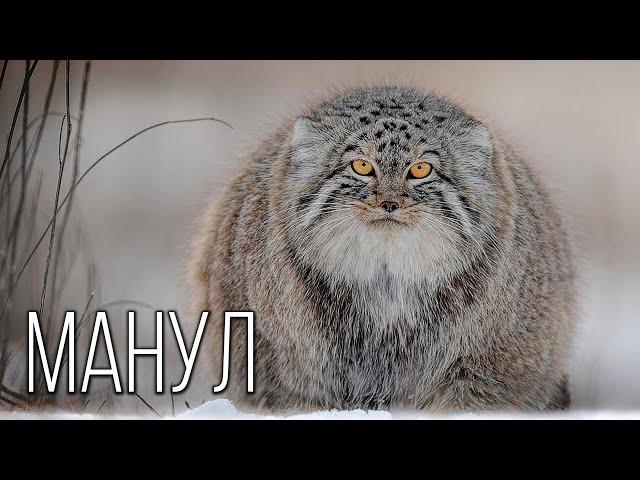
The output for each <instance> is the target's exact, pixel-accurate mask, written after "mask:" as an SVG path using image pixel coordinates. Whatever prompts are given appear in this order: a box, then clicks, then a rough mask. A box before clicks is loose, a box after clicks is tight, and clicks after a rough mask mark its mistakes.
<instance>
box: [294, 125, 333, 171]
mask: <svg viewBox="0 0 640 480" xmlns="http://www.w3.org/2000/svg"><path fill="white" fill-rule="evenodd" d="M326 149H327V141H326V139H325V138H324V136H323V134H322V130H321V127H320V125H318V124H316V123H314V122H313V121H312V120H311V119H309V118H307V117H300V118H298V119H297V120H296V122H295V124H294V125H293V134H292V136H291V160H292V161H293V163H294V165H297V166H300V165H309V164H313V163H317V161H318V159H319V158H320V157H321V156H322V155H323V154H325V153H326Z"/></svg>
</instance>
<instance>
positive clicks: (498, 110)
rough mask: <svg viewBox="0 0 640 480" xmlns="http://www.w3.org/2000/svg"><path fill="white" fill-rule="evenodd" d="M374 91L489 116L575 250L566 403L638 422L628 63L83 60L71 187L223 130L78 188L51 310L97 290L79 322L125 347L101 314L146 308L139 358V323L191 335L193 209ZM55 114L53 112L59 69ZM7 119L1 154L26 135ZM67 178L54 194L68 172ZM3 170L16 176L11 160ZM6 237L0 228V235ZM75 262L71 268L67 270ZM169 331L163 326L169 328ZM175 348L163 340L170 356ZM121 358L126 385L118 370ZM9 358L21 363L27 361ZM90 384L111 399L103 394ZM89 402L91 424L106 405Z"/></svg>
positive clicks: (22, 289) (639, 364) (27, 284)
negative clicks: (334, 96)
mask: <svg viewBox="0 0 640 480" xmlns="http://www.w3.org/2000/svg"><path fill="white" fill-rule="evenodd" d="M52 68H53V62H51V61H41V62H39V64H38V65H37V68H36V69H35V70H34V72H33V75H32V78H31V81H30V87H29V98H28V101H29V112H30V113H29V115H31V118H35V117H36V116H37V115H40V114H41V113H42V105H43V102H44V100H45V96H46V92H47V87H48V85H49V82H50V79H51V73H52ZM84 68H85V63H84V61H73V62H71V63H70V110H71V114H72V115H73V116H76V117H77V116H78V115H79V109H80V107H79V106H80V96H81V91H82V79H83V72H84ZM24 75H25V62H24V61H17V60H16V61H9V62H8V65H7V68H6V72H5V77H4V79H3V83H2V87H1V90H0V132H2V135H4V136H5V138H6V136H7V135H8V134H9V131H10V128H11V122H12V119H13V114H14V110H15V108H16V104H17V100H18V97H19V94H20V89H21V87H22V83H23V79H24ZM377 82H390V83H400V84H410V85H414V86H418V87H422V88H433V89H436V90H438V91H440V92H442V93H445V94H447V95H450V96H452V97H453V98H455V99H458V100H460V101H461V102H462V103H463V104H464V105H466V106H467V107H468V108H470V109H471V110H472V111H473V112H476V113H479V114H481V115H482V116H483V118H488V119H490V122H491V123H492V124H493V127H494V128H496V129H497V130H498V131H499V132H502V134H503V135H504V137H505V138H506V139H508V140H509V141H511V143H512V144H513V145H514V146H515V147H516V148H517V149H518V150H519V151H520V152H521V153H522V154H523V155H524V156H526V157H527V158H528V159H529V160H530V162H531V164H532V165H533V166H534V167H535V168H536V169H537V171H538V172H539V173H540V174H541V175H542V176H543V177H544V179H545V180H546V183H547V184H548V185H549V186H550V187H551V189H552V190H553V191H554V192H555V197H556V199H557V202H558V203H559V204H560V206H561V208H562V209H563V210H564V212H565V217H566V218H567V222H568V223H569V225H570V229H571V231H572V233H573V234H574V236H575V238H576V244H577V252H578V255H579V263H580V265H581V272H580V274H581V299H580V312H581V313H580V333H579V337H578V342H577V345H576V349H575V353H574V354H573V364H572V369H573V376H572V379H571V388H572V392H573V398H574V406H575V407H576V408H579V409H632V408H635V409H640V382H639V381H637V380H638V379H639V378H640V348H639V347H638V345H639V344H640V315H639V313H638V312H640V300H639V298H638V297H639V295H638V293H640V289H639V287H640V222H639V220H640V218H639V216H638V212H639V209H638V203H640V188H638V184H637V181H636V175H639V174H640V158H639V156H640V88H639V85H640V62H617V61H616V62H608V61H606V62H605V61H94V62H92V64H91V70H90V75H89V77H88V84H87V88H86V106H85V111H84V118H83V123H82V133H81V143H80V148H79V150H78V152H79V156H78V164H79V169H80V171H81V172H82V171H84V170H85V169H86V168H87V167H88V166H89V165H90V164H91V163H92V162H94V161H95V160H96V159H98V158H99V157H100V156H101V155H103V154H104V153H106V152H107V151H109V150H110V149H111V148H113V147H114V146H116V145H118V144H119V143H120V142H122V141H123V140H124V139H126V138H127V137H129V136H130V135H133V134H134V133H136V132H137V131H139V130H141V129H143V128H145V127H147V126H149V125H152V124H155V123H158V122H163V121H166V120H176V119H186V118H195V117H217V118H219V119H222V120H224V121H226V122H228V123H229V124H231V125H232V126H233V129H231V128H228V127H226V126H224V125H222V124H217V123H213V122H202V123H188V124H174V125H168V126H164V127H160V128H157V129H154V130H151V131H149V132H147V133H145V134H143V135H141V136H140V137H138V138H136V139H134V140H133V141H131V142H130V143H128V144H126V145H125V146H123V147H122V148H121V149H119V150H117V151H116V152H114V153H113V154H112V155H110V156H109V157H108V158H106V159H105V160H104V161H103V162H102V163H100V164H99V165H98V166H97V167H96V168H95V170H94V171H92V172H91V173H90V174H89V175H88V176H87V178H86V180H84V181H83V183H82V184H81V185H80V186H79V187H78V189H77V190H76V194H75V195H76V197H75V199H74V202H73V210H72V213H71V219H72V220H71V222H70V224H69V225H70V226H69V227H68V228H67V231H66V233H65V235H66V236H65V237H64V238H65V240H64V245H63V246H64V249H65V252H67V253H66V256H67V257H66V259H67V261H66V264H67V265H68V268H67V270H68V273H67V275H66V281H65V284H64V291H63V292H62V293H61V295H62V299H61V300H60V302H59V303H60V305H59V308H60V311H62V310H63V309H65V308H72V309H74V310H76V311H80V312H82V311H83V310H84V307H85V304H86V303H87V301H88V299H89V298H90V297H89V296H90V295H91V292H93V293H94V294H95V295H94V298H92V308H97V307H98V306H100V305H105V304H108V305H110V309H109V311H110V320H111V324H112V325H114V326H117V325H119V328H116V327H114V330H116V331H115V332H112V335H113V336H114V340H115V341H116V342H118V344H119V345H120V346H122V347H124V346H126V345H125V344H126V331H125V327H126V311H127V310H128V309H130V308H131V304H127V305H125V304H121V305H120V304H112V302H123V301H131V302H143V303H144V304H145V305H147V306H148V307H149V308H142V307H140V305H138V306H135V305H134V308H135V309H136V310H137V311H138V317H139V319H140V323H144V324H145V325H146V326H147V328H143V327H141V328H143V330H145V331H146V334H145V333H143V331H142V330H141V332H140V333H141V335H142V340H141V342H144V341H148V342H150V343H152V342H153V337H152V336H151V335H148V333H149V332H151V331H152V330H153V328H154V320H153V319H154V316H153V311H154V310H155V309H158V310H169V309H177V310H178V312H179V313H180V314H182V315H184V323H185V324H187V325H191V326H187V327H185V329H186V330H187V332H188V333H185V335H186V336H187V338H189V341H191V339H192V335H193V333H192V332H193V331H194V330H193V329H194V328H195V325H194V324H193V322H187V319H186V310H185V306H186V301H185V300H186V292H187V289H186V287H185V285H184V282H183V280H182V278H181V275H182V272H183V261H184V259H185V256H186V254H187V252H188V249H187V245H188V239H189V236H190V230H191V228H192V226H193V224H194V221H195V220H196V219H197V217H198V215H199V214H200V213H201V212H202V209H203V208H204V206H205V205H206V203H207V199H208V198H210V196H211V195H213V194H215V193H216V192H218V191H219V190H220V188H221V187H222V185H224V183H225V182H226V181H227V179H228V178H229V177H230V176H231V175H233V173H234V172H235V169H236V168H237V165H238V162H239V161H240V160H241V158H242V156H243V155H244V154H246V153H247V152H248V151H249V150H250V149H252V148H253V147H255V146H256V145H257V144H258V142H259V141H260V139H262V138H264V136H265V135H267V134H268V133H269V132H270V131H271V130H273V129H274V128H275V127H277V126H278V124H279V123H280V122H281V121H282V120H283V119H284V118H286V117H287V115H289V114H291V113H295V112H296V111H297V110H298V109H299V108H300V106H301V103H303V102H307V101H309V100H311V99H313V98H314V97H316V96H317V95H318V94H322V93H325V92H327V91H328V90H330V89H331V88H333V87H336V86H338V87H340V86H345V85H353V84H362V83H366V84H371V83H377ZM51 111H52V112H58V113H59V114H62V113H64V112H65V111H66V105H65V63H64V62H61V63H60V65H59V71H58V79H57V82H56V84H55V87H54V90H53V96H52V100H51ZM18 118H19V120H18V126H17V127H16V133H15V134H14V139H13V144H12V145H13V146H15V145H16V141H17V139H18V138H20V136H21V131H22V130H21V128H20V125H21V124H22V117H21V116H19V117H18ZM61 121H62V117H61V116H51V117H50V118H49V120H48V122H47V124H46V126H45V128H44V130H43V135H42V142H41V145H40V148H39V150H38V153H37V168H36V170H37V172H41V175H42V177H41V179H42V184H41V191H40V193H39V198H40V203H39V207H38V211H37V217H36V218H35V220H34V221H35V225H36V226H35V232H36V233H35V235H33V238H31V237H29V236H27V235H25V236H23V237H22V238H23V242H24V247H25V250H26V251H29V247H30V246H32V245H34V244H35V241H36V240H37V239H38V236H39V235H40V233H41V232H42V231H43V229H44V228H45V227H46V224H47V222H48V220H49V219H50V217H51V214H52V205H53V201H54V195H55V190H56V180H57V172H58V148H59V143H60V138H61V131H62V132H63V134H64V133H65V130H64V129H66V126H64V127H63V128H62V130H61ZM72 124H75V125H73V127H74V128H76V127H77V124H78V122H77V121H76V120H74V119H72ZM34 130H35V129H34ZM75 134H77V131H75V130H74V131H73V134H72V140H73V138H74V137H73V136H74V135H75ZM31 136H33V132H31V131H30V133H29V138H31ZM63 139H64V137H63ZM2 145H3V150H2V151H4V143H3V144H2ZM62 145H63V146H64V141H63V142H62ZM72 145H73V143H72ZM13 146H12V149H13ZM74 158H75V157H74ZM70 161H71V160H70ZM70 165H72V163H69V164H68V166H67V167H66V168H67V170H66V173H65V177H64V179H63V183H62V185H63V187H62V191H63V193H64V192H66V191H67V189H68V186H69V178H70V176H71V175H72V167H71V166H70ZM11 171H12V172H17V171H18V164H17V163H16V164H15V165H14V166H13V168H12V169H11ZM34 182H35V180H34ZM5 225H6V224H5V223H4V221H3V223H2V225H1V226H0V230H2V229H3V228H5ZM5 233H6V232H5ZM67 239H68V240H67ZM27 242H30V243H27ZM47 242H48V237H47V241H45V242H44V243H45V244H44V245H42V246H41V247H40V248H39V249H38V252H37V255H36V258H35V259H34V262H33V265H31V266H30V267H29V269H28V270H27V271H26V272H25V275H24V276H23V277H22V278H21V280H20V281H21V282H22V283H21V284H20V285H19V289H18V292H17V293H16V300H15V302H14V305H13V307H12V312H11V316H12V319H13V320H14V323H17V324H18V325H20V327H19V329H22V330H20V331H22V332H24V328H25V327H24V325H26V314H25V312H26V310H27V309H30V308H37V307H38V304H39V300H40V289H41V284H42V278H43V268H44V264H45V260H46V247H47V245H46V243H47ZM78 252H81V253H82V255H79V259H78V261H76V262H73V263H72V262H71V260H70V259H72V258H74V256H75V255H76V254H78ZM34 300H35V303H36V305H34V304H33V303H34ZM90 320H91V322H90V324H91V325H92V324H93V319H90ZM20 322H24V323H20ZM165 328H170V327H169V324H168V323H167V324H166V327H165ZM170 333H171V330H170V329H168V330H166V334H167V335H169V334H170ZM23 335H24V334H23ZM56 335H57V334H56ZM85 335H88V333H86V332H85ZM145 338H146V340H145ZM85 341H86V339H85ZM173 343H174V342H173V341H172V340H171V339H170V337H169V340H167V342H166V344H167V348H172V347H171V345H169V344H173ZM15 348H19V347H17V346H16V347H15ZM21 355H23V354H21ZM119 358H121V359H123V364H122V365H121V366H120V369H121V375H122V376H123V379H126V364H125V363H124V360H126V357H125V356H124V355H123V356H121V357H119ZM19 360H20V361H22V362H24V356H20V358H19ZM22 365H24V363H22ZM140 365H141V368H144V367H143V365H144V366H148V367H149V368H153V366H154V364H153V360H148V361H147V360H141V361H140ZM172 368H173V367H170V368H169V372H170V373H171V372H174V373H175V375H177V377H176V378H180V372H181V370H180V368H179V365H178V366H176V367H175V368H174V369H173V370H172ZM14 370H15V369H14ZM9 374H11V372H9V373H8V374H7V375H9ZM19 374H20V372H19V371H14V372H13V373H12V375H13V379H12V381H13V382H14V383H19V382H20V379H19V378H18V377H19ZM139 375H140V373H139ZM148 377H149V378H150V379H151V380H150V382H151V383H150V384H149V385H147V383H149V382H146V383H145V385H144V388H146V389H147V390H148V391H147V393H146V394H145V395H146V396H145V398H146V399H147V400H148V401H149V403H151V404H154V405H155V407H154V408H156V409H157V410H158V411H161V412H166V411H167V409H169V411H170V409H171V408H172V407H171V406H169V405H168V403H167V400H166V398H163V399H160V398H154V395H153V393H152V390H153V378H154V375H153V373H151V374H150V375H148ZM96 385H103V386H104V388H106V389H109V388H110V386H109V384H108V383H104V384H102V383H101V380H96ZM16 388H17V387H16ZM95 402H96V403H95V405H94V408H93V411H95V410H96V409H97V408H98V407H99V408H102V407H103V406H104V404H105V402H106V400H101V399H100V398H98V399H96V400H95ZM154 402H155V403H154ZM85 407H86V406H85ZM74 408H75V407H74ZM107 408H110V409H112V410H118V409H121V411H132V412H136V411H140V409H142V410H145V409H147V408H148V407H147V406H146V405H144V404H143V403H142V402H141V401H139V400H138V399H130V398H129V397H128V396H126V395H125V396H122V397H119V398H116V399H113V398H111V399H109V400H108V405H107Z"/></svg>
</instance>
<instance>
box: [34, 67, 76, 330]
mask: <svg viewBox="0 0 640 480" xmlns="http://www.w3.org/2000/svg"><path fill="white" fill-rule="evenodd" d="M66 66H67V72H66V90H65V93H66V95H65V97H66V104H67V117H66V118H67V138H66V140H65V146H64V155H63V156H62V157H59V159H58V160H59V168H58V185H57V187H56V198H55V201H54V204H53V219H52V220H51V235H50V236H49V250H48V252H47V261H46V263H45V267H44V280H43V282H42V295H41V297H40V318H43V312H44V302H45V299H46V296H47V280H48V276H49V265H50V263H51V253H52V250H53V240H54V238H55V233H56V218H57V215H58V202H59V199H60V186H61V185H62V175H63V174H64V166H65V163H66V160H67V151H68V149H69V139H70V138H71V119H70V118H69V113H70V112H69V110H70V109H69V77H70V73H71V72H70V71H71V62H70V61H69V60H67V62H66ZM45 335H46V334H45Z"/></svg>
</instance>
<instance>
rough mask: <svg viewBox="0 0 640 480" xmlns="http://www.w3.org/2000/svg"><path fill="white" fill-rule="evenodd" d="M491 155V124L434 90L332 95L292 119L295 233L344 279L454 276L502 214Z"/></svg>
mask: <svg viewBox="0 0 640 480" xmlns="http://www.w3.org/2000/svg"><path fill="white" fill-rule="evenodd" d="M493 155H494V146H493V141H492V138H491V135H490V134H489V131H488V130H487V128H486V127H485V126H484V125H483V124H482V123H480V122H479V121H477V120H476V119H474V118H473V117H472V116H470V115H469V114H467V113H465V112H464V111H463V110H462V109H461V108H460V107H458V106H457V105H455V104H453V103H451V102H449V101H447V100H444V99H443V98H441V97H439V96H437V95H434V94H429V93H423V92H418V91H414V90H407V89H398V88H378V89H363V90H356V91H350V92H348V93H345V94H341V95H338V96H335V97H333V98H331V99H329V100H327V101H325V102H323V103H321V104H319V105H317V106H315V107H314V108H311V109H310V110H309V111H308V112H307V113H306V114H305V115H304V116H301V117H300V118H298V119H297V120H296V122H295V124H294V126H293V132H292V134H291V148H290V152H289V157H288V173H287V179H286V189H287V192H286V198H287V207H288V208H287V235H288V238H289V241H290V242H291V243H292V245H293V247H294V248H295V249H296V251H297V254H298V256H299V257H300V258H301V259H302V260H303V261H305V262H309V263H310V264H313V265H314V266H315V267H317V268H320V269H322V270H323V271H325V272H327V273H329V274H332V275H336V276H338V277H339V278H341V279H344V280H356V279H359V280H363V281H375V280H376V279H377V278H381V277H380V275H381V274H385V275H390V276H392V277H395V278H398V279H413V280H423V279H428V278H431V277H434V276H437V275H440V274H445V275H446V274H447V273H453V272H455V271H456V270H458V269H459V268H461V267H462V266H463V265H464V264H465V263H466V262H468V261H471V260H472V259H473V258H474V257H475V256H477V255H478V254H480V252H481V249H482V244H483V242H486V241H487V232H488V228H487V227H488V225H487V223H490V222H492V221H495V219H494V218H493V214H492V211H491V210H492V208H493V206H494V200H495V196H496V194H497V192H498V180H497V179H496V178H495V172H494V167H493V164H492V157H493Z"/></svg>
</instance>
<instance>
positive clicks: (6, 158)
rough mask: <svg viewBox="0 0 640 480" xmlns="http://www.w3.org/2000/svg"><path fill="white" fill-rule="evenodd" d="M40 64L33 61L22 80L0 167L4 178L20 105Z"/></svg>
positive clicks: (0, 174) (0, 172)
mask: <svg viewBox="0 0 640 480" xmlns="http://www.w3.org/2000/svg"><path fill="white" fill-rule="evenodd" d="M37 65H38V60H36V61H34V62H33V65H32V66H31V68H30V69H29V72H28V73H27V75H26V77H25V79H24V82H22V90H21V91H20V97H19V98H18V105H16V109H15V111H14V112H13V121H12V122H11V129H10V130H9V138H8V139H7V148H6V149H5V152H4V160H3V161H2V166H1V167H0V179H2V174H3V173H4V170H5V168H6V167H7V163H8V161H9V152H10V151H11V141H12V140H13V132H14V130H15V128H16V122H17V121H18V113H20V106H21V105H22V101H23V100H24V96H25V93H26V90H27V87H28V85H29V80H30V79H31V75H33V72H34V71H35V69H36V66H37Z"/></svg>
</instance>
